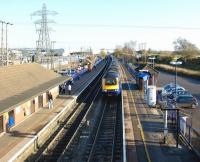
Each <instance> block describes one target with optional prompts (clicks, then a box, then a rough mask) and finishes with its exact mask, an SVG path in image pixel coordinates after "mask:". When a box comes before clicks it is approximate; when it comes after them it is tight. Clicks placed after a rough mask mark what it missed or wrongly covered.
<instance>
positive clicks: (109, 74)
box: [104, 70, 120, 78]
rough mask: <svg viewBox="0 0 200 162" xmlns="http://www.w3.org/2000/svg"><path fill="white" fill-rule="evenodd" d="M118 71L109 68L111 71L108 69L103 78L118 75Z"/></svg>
mask: <svg viewBox="0 0 200 162" xmlns="http://www.w3.org/2000/svg"><path fill="white" fill-rule="evenodd" d="M119 75H120V74H119V72H118V71H114V70H111V71H108V72H107V73H106V74H105V76H104V78H109V77H119Z"/></svg>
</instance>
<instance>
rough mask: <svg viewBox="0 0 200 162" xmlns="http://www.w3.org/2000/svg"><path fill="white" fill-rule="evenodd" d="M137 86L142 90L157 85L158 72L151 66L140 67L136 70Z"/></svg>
mask: <svg viewBox="0 0 200 162" xmlns="http://www.w3.org/2000/svg"><path fill="white" fill-rule="evenodd" d="M135 71H136V84H137V85H138V87H139V89H140V90H145V89H146V88H145V87H147V86H149V85H155V86H156V85H157V79H158V73H159V72H158V71H157V70H156V69H154V68H153V67H151V66H149V65H140V66H138V67H137V68H136V69H135Z"/></svg>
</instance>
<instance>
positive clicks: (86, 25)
mask: <svg viewBox="0 0 200 162" xmlns="http://www.w3.org/2000/svg"><path fill="white" fill-rule="evenodd" d="M58 25H63V26H72V27H89V28H90V27H95V28H96V27H97V28H98V27H103V28H138V29H173V30H174V29H175V30H176V29H179V30H200V27H184V26H151V25H119V24H116V25H114V24H113V25H112V24H65V23H61V24H58Z"/></svg>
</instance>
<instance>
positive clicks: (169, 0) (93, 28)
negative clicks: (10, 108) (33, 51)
mask: <svg viewBox="0 0 200 162" xmlns="http://www.w3.org/2000/svg"><path fill="white" fill-rule="evenodd" d="M43 3H45V4H46V6H47V9H48V10H50V11H56V12H58V14H57V15H48V19H50V20H54V21H55V22H56V23H55V24H48V25H49V27H51V28H52V29H53V31H51V32H50V39H51V41H55V42H56V43H55V48H64V49H65V50H68V51H77V50H81V49H82V50H84V49H87V48H92V49H93V50H98V49H102V48H105V49H114V48H115V47H116V45H123V44H124V43H125V42H128V41H131V40H132V41H136V42H137V46H136V48H138V46H139V44H140V43H146V48H147V49H148V48H151V49H153V50H173V41H175V40H176V39H177V38H179V37H182V38H185V39H187V40H188V41H190V42H191V43H193V44H195V45H196V46H197V47H198V48H200V38H199V36H200V12H199V8H200V1H199V0H57V1H55V0H43V1H41V0H34V1H33V0H6V1H5V0H4V1H3V0H0V20H3V21H6V22H11V23H13V24H14V25H12V26H8V47H9V48H35V47H36V40H37V39H38V35H37V33H36V29H35V25H34V22H35V21H36V20H38V19H40V18H41V17H39V16H32V17H31V16H30V15H31V14H32V13H33V12H35V11H37V10H41V9H42V5H43ZM0 29H1V26H0ZM0 36H1V32H0ZM4 39H5V38H4Z"/></svg>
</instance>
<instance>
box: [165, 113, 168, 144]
mask: <svg viewBox="0 0 200 162" xmlns="http://www.w3.org/2000/svg"><path fill="white" fill-rule="evenodd" d="M164 122H165V126H164V143H165V144H166V140H167V134H168V128H167V110H165V120H164Z"/></svg>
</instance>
